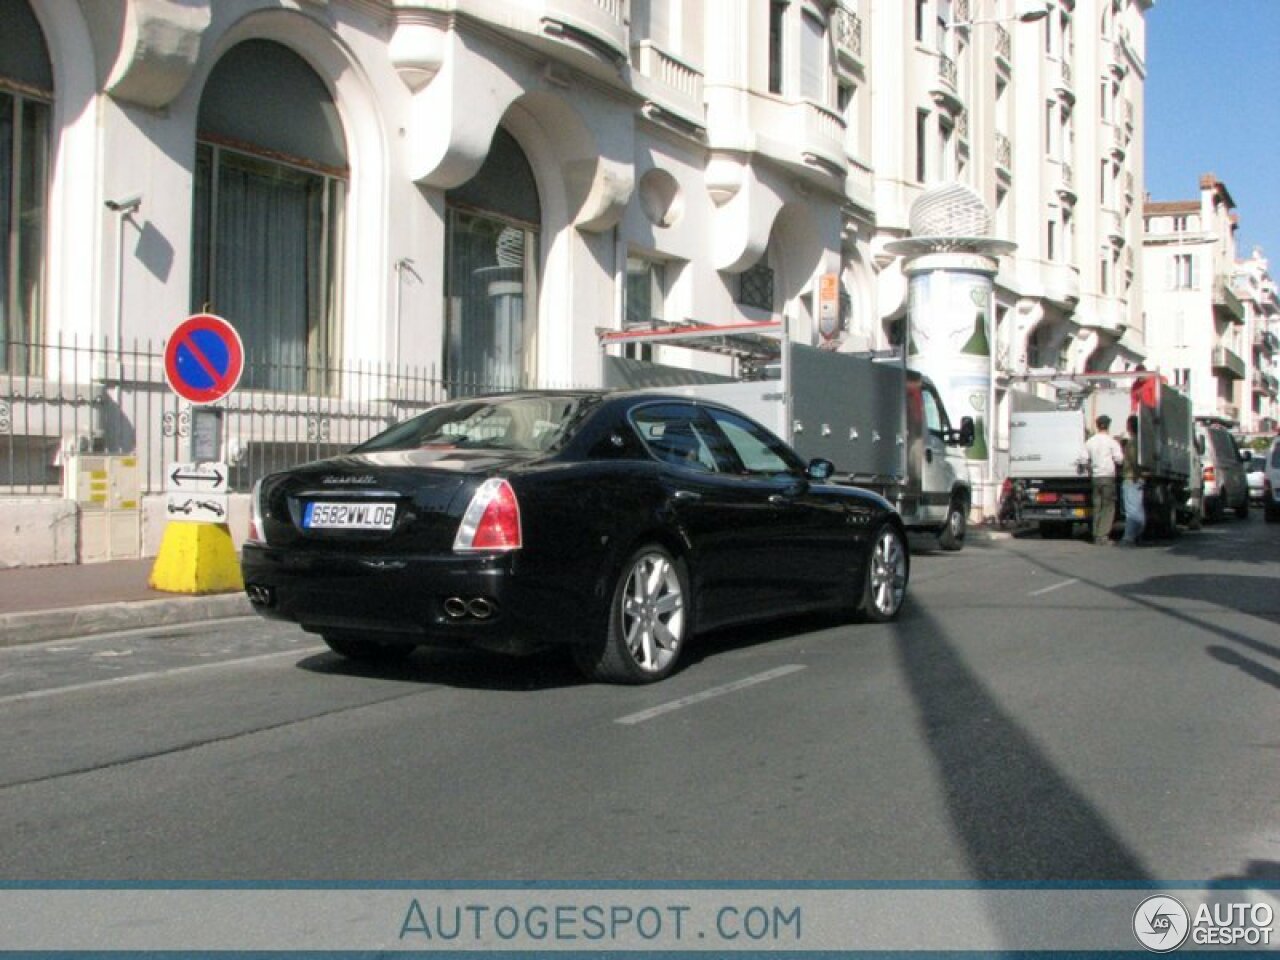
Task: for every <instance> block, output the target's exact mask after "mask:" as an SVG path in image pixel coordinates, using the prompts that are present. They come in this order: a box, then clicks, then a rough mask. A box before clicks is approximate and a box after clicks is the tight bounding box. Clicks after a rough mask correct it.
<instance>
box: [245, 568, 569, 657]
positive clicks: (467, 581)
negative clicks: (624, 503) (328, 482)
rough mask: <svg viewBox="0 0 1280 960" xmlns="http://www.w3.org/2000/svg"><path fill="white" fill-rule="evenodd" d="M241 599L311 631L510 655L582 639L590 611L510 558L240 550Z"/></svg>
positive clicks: (566, 589) (564, 589)
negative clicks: (244, 596)
mask: <svg viewBox="0 0 1280 960" xmlns="http://www.w3.org/2000/svg"><path fill="white" fill-rule="evenodd" d="M241 568H242V572H243V575H244V583H245V589H246V592H247V593H248V594H249V599H250V602H251V603H252V604H253V608H254V609H255V610H256V611H257V612H258V613H260V614H261V615H262V616H264V617H269V618H271V619H279V620H289V621H292V622H294V623H297V624H299V625H300V626H302V627H303V629H305V630H309V631H311V632H313V633H354V634H367V635H370V636H372V637H376V638H377V639H380V640H385V641H387V642H404V643H415V644H428V645H437V646H458V647H480V648H485V649H491V650H501V651H506V652H511V653H519V652H524V651H528V650H534V649H537V648H539V647H543V646H547V645H550V644H555V643H575V642H584V641H585V640H587V639H588V638H589V637H590V635H591V627H592V625H593V623H594V620H593V617H592V615H591V611H589V610H584V609H583V608H582V602H581V597H580V596H579V595H578V594H577V593H576V592H574V591H573V590H571V589H570V588H569V587H570V585H568V584H558V583H556V582H555V581H551V580H547V579H545V578H540V577H538V576H537V575H536V573H535V572H533V571H530V570H528V569H527V568H526V566H525V565H523V564H522V563H521V559H520V557H519V556H518V555H517V554H475V555H466V554H450V555H445V556H411V557H380V556H368V555H357V554H342V553H325V554H323V555H318V554H317V555H310V554H306V553H301V552H294V551H287V550H277V549H274V548H272V547H269V546H263V545H261V544H253V543H250V544H246V545H245V547H244V550H243V551H242V555H241Z"/></svg>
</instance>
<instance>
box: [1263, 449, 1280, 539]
mask: <svg viewBox="0 0 1280 960" xmlns="http://www.w3.org/2000/svg"><path fill="white" fill-rule="evenodd" d="M1266 463H1267V470H1266V473H1265V474H1264V476H1265V477H1266V488H1265V491H1264V494H1263V496H1264V500H1263V513H1264V515H1265V516H1266V518H1267V523H1276V522H1280V437H1277V438H1276V439H1275V440H1272V441H1271V449H1270V450H1268V451H1267V454H1266Z"/></svg>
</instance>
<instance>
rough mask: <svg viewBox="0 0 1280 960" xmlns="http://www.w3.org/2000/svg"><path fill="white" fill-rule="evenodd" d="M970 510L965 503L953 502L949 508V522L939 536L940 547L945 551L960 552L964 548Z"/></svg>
mask: <svg viewBox="0 0 1280 960" xmlns="http://www.w3.org/2000/svg"><path fill="white" fill-rule="evenodd" d="M968 523H969V517H968V510H967V509H966V505H965V503H964V502H963V501H955V500H953V501H952V502H951V506H949V507H948V508H947V520H946V523H944V524H943V525H942V531H941V532H940V533H939V534H938V546H940V547H941V548H942V549H943V550H959V549H960V548H962V547H963V546H964V534H965V530H966V529H967V528H968Z"/></svg>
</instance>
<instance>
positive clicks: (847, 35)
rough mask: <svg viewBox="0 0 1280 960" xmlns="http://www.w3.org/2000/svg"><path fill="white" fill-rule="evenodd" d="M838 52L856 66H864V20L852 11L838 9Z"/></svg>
mask: <svg viewBox="0 0 1280 960" xmlns="http://www.w3.org/2000/svg"><path fill="white" fill-rule="evenodd" d="M833 23H834V26H835V40H836V51H837V53H839V54H842V55H843V56H845V57H847V58H849V59H850V60H852V61H853V63H854V65H855V66H859V65H861V64H862V18H861V17H859V16H858V15H857V14H856V13H854V12H853V11H852V10H846V9H845V8H844V7H837V8H836V10H835V19H834V21H833Z"/></svg>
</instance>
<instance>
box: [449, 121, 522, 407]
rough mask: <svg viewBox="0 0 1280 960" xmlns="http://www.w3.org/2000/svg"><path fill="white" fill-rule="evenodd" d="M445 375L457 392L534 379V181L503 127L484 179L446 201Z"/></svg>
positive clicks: (509, 385)
mask: <svg viewBox="0 0 1280 960" xmlns="http://www.w3.org/2000/svg"><path fill="white" fill-rule="evenodd" d="M445 202H446V204H447V206H448V218H447V219H446V221H445V258H446V264H445V302H446V308H445V330H444V334H445V337H444V339H445V343H444V354H445V355H444V367H445V375H446V376H447V377H448V379H449V380H450V381H451V382H452V384H453V389H454V391H455V393H463V394H465V393H473V392H478V391H480V390H481V389H485V388H488V389H493V388H513V387H519V386H524V385H525V384H527V383H528V382H530V381H531V380H532V379H533V377H534V376H535V369H534V367H535V364H534V358H535V345H536V334H537V317H536V304H537V277H538V274H537V264H538V258H539V250H538V237H539V227H540V224H541V222H542V211H541V205H540V203H539V199H538V188H537V182H536V180H535V179H534V175H533V169H532V167H530V165H529V161H528V159H527V158H526V157H525V154H524V151H523V150H522V149H521V148H520V145H519V144H518V143H516V140H515V138H514V137H512V136H511V134H509V133H508V132H507V131H505V130H503V129H502V128H499V129H498V130H497V132H496V133H495V134H494V137H493V143H492V145H491V146H490V148H489V155H488V157H486V158H485V161H484V163H483V164H482V165H481V167H480V170H479V172H477V173H476V175H475V176H474V177H472V178H471V179H470V180H468V181H467V182H466V183H464V184H463V185H462V186H460V187H458V188H456V189H454V190H450V191H449V192H448V193H447V194H446V195H445Z"/></svg>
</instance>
